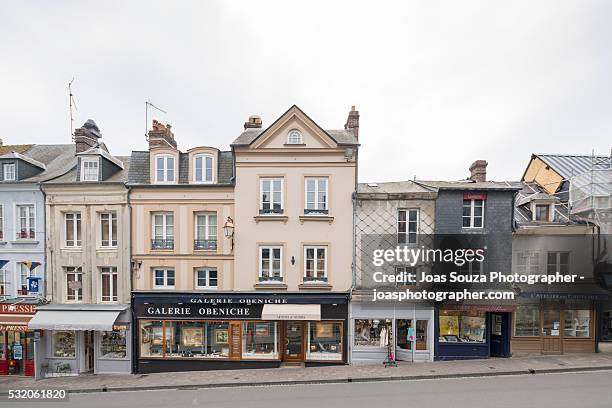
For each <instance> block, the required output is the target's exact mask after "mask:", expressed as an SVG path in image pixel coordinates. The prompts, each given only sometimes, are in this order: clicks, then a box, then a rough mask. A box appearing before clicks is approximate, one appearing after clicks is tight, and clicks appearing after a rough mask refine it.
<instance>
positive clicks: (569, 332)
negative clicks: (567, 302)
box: [563, 310, 591, 337]
mask: <svg viewBox="0 0 612 408" xmlns="http://www.w3.org/2000/svg"><path fill="white" fill-rule="evenodd" d="M564 315H565V321H564V323H565V324H564V326H563V334H564V335H565V337H590V327H591V311H590V310H566V311H565V312H564Z"/></svg>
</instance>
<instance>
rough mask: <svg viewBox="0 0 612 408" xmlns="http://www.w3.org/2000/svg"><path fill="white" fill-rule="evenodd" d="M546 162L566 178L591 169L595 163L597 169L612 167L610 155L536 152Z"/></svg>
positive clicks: (536, 155)
mask: <svg viewBox="0 0 612 408" xmlns="http://www.w3.org/2000/svg"><path fill="white" fill-rule="evenodd" d="M534 156H535V157H539V158H540V159H541V160H542V161H543V162H544V163H546V164H547V165H548V166H550V167H551V168H552V169H553V170H554V171H556V172H557V173H559V175H560V176H561V177H563V178H564V179H566V180H569V179H571V178H572V177H574V176H577V175H579V174H582V173H585V172H587V171H590V170H591V166H592V165H594V168H596V169H610V168H612V158H611V157H610V156H591V155H579V154H538V153H536V154H534Z"/></svg>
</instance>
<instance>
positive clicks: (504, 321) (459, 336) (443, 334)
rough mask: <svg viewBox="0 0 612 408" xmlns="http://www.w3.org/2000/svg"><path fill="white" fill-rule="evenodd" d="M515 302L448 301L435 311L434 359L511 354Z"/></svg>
mask: <svg viewBox="0 0 612 408" xmlns="http://www.w3.org/2000/svg"><path fill="white" fill-rule="evenodd" d="M515 309H516V306H513V305H486V304H448V305H443V306H440V307H437V308H436V310H435V318H434V321H435V327H434V332H435V342H434V359H435V360H439V361H446V360H469V359H482V358H489V357H510V321H511V315H512V311H513V310H515Z"/></svg>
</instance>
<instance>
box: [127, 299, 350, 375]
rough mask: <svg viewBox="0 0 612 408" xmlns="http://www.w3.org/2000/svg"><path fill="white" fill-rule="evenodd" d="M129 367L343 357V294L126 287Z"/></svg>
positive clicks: (209, 366) (230, 365) (233, 365)
mask: <svg viewBox="0 0 612 408" xmlns="http://www.w3.org/2000/svg"><path fill="white" fill-rule="evenodd" d="M132 308H133V317H134V320H133V325H134V326H135V327H137V330H135V331H134V349H135V350H136V353H135V358H134V372H136V373H149V372H165V371H193V370H213V369H239V368H265V367H279V366H280V365H281V364H283V363H289V364H305V365H306V366H312V365H329V364H344V363H345V362H346V361H347V350H346V347H345V345H346V329H345V327H346V324H347V318H348V295H347V294H330V293H324V294H317V293H309V294H290V293H287V294H276V293H269V294H264V293H245V294H236V293H231V294H230V293H214V294H212V293H211V294H202V293H176V292H174V293H151V292H134V293H133V294H132Z"/></svg>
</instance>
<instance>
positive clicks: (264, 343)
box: [242, 322, 279, 359]
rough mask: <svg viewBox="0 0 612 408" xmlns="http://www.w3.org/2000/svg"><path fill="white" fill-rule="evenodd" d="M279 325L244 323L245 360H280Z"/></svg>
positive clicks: (243, 344) (243, 350) (273, 323)
mask: <svg viewBox="0 0 612 408" xmlns="http://www.w3.org/2000/svg"><path fill="white" fill-rule="evenodd" d="M277 326H278V323H276V322H247V323H242V358H243V359H278V358H279V354H278V327H277Z"/></svg>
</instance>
